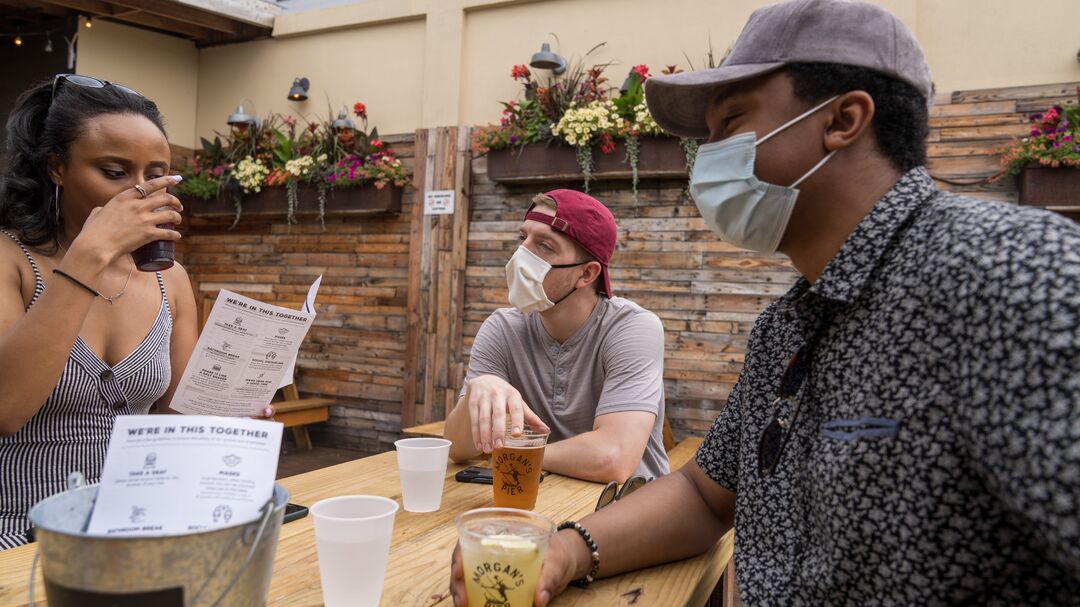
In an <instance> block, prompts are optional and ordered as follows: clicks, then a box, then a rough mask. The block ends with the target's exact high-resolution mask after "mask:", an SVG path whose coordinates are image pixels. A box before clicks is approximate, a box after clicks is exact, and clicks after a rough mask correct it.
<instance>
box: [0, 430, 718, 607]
mask: <svg viewBox="0 0 1080 607" xmlns="http://www.w3.org/2000/svg"><path fill="white" fill-rule="evenodd" d="M684 442H685V441H684ZM693 449H696V445H691V444H689V443H688V444H687V447H686V448H685V449H683V450H682V451H679V449H678V448H676V449H674V450H672V453H671V455H672V456H673V457H672V460H673V461H672V467H673V468H675V467H677V465H681V463H683V462H685V461H686V460H688V459H689V458H690V457H692V456H693ZM463 467H464V466H459V465H455V464H452V463H451V464H450V465H449V466H448V468H447V480H446V484H445V486H444V489H443V499H442V506H441V508H440V509H439V510H438V511H437V512H430V513H412V512H406V511H405V510H404V508H402V509H400V510H398V513H397V517H396V519H395V521H394V536H393V543H392V545H391V549H390V561H389V565H388V566H387V572H386V580H385V583H384V585H383V593H382V601H381V604H382V605H386V606H394V607H397V606H414V605H415V606H426V607H434V606H436V605H437V606H439V607H448V606H450V605H452V604H453V601H452V599H451V598H450V597H449V593H448V588H449V580H450V554H451V551H452V550H453V547H454V543H455V541H456V540H457V531H456V529H455V528H454V524H453V519H454V517H455V516H457V515H458V514H460V513H461V512H464V511H465V510H469V509H471V508H482V507H488V506H491V505H492V503H491V486H489V485H478V484H471V483H459V482H457V481H455V480H454V478H453V476H454V474H455V473H456V472H457V471H458V470H461V469H462V468H463ZM279 482H280V483H281V484H282V485H283V486H284V487H285V488H286V489H288V490H289V494H290V496H289V501H291V502H295V503H298V504H304V505H308V506H310V505H311V504H313V503H315V502H316V501H318V500H320V499H324V498H328V497H333V496H338V495H354V494H369V495H382V496H385V497H389V498H391V499H394V500H397V501H398V502H399V503H400V501H401V488H400V486H399V483H398V472H397V457H396V454H395V453H394V452H393V451H391V452H387V453H382V454H379V455H375V456H372V457H367V458H364V459H359V460H355V461H352V462H346V463H344V464H339V465H336V466H331V467H329V468H323V469H322V470H316V471H313V472H308V473H306V474H299V475H297V476H293V477H289V478H286V479H283V480H281V481H279ZM601 487H602V486H601V485H599V484H596V483H589V482H586V481H581V480H577V479H572V478H568V477H563V476H559V475H555V474H552V475H549V476H548V477H547V478H546V479H544V483H543V485H541V487H540V496H539V499H538V500H537V505H536V510H537V511H538V512H540V513H543V514H545V515H547V516H549V517H551V518H552V520H554V521H556V522H559V521H563V520H566V519H578V518H581V517H582V516H584V515H585V514H587V513H588V512H591V511H592V509H593V508H594V506H595V505H596V499H597V497H599V494H600V489H601ZM733 546H734V537H733V535H732V534H731V533H729V534H728V535H726V536H725V537H724V538H723V539H722V540H721V541H719V542H718V543H717V544H716V546H715V547H714V548H713V549H712V550H711V551H709V552H708V553H706V554H704V555H701V556H699V557H696V558H692V559H687V560H684V561H680V562H677V563H671V564H668V565H662V566H659V567H652V568H649V569H643V570H640V571H634V572H630V573H627V574H624V575H621V576H616V577H612V578H608V579H603V580H598V581H597V582H595V583H594V584H592V586H591V587H589V588H588V589H586V590H580V589H577V588H570V589H568V590H567V591H566V592H564V593H563V594H561V595H559V596H558V597H556V599H555V600H554V601H552V603H551V604H552V605H556V606H568V605H603V606H612V605H631V604H638V605H650V606H652V605H692V606H693V607H700V606H701V605H704V604H705V602H706V601H707V599H708V597H709V595H710V594H711V592H712V590H713V587H714V586H715V585H716V582H717V580H719V578H720V574H721V573H723V571H724V568H725V567H726V566H727V563H728V561H729V560H730V559H731V554H732V550H733ZM35 550H36V546H34V545H33V544H31V545H29V546H21V547H19V548H13V549H11V550H6V551H3V552H0V607H9V606H11V607H14V606H16V605H25V604H26V586H27V578H28V574H29V572H30V563H31V561H32V559H33V556H34V552H35ZM37 588H38V592H39V593H41V594H39V596H42V595H43V593H44V586H43V584H42V582H41V576H40V568H39V572H38V574H37ZM635 597H637V598H636V600H635ZM36 604H37V605H44V604H45V602H44V601H38V602H37V603H36ZM267 604H268V605H273V606H279V605H280V606H285V605H288V606H290V607H294V606H296V607H299V606H305V605H322V590H321V587H320V582H319V566H318V560H317V556H316V551H315V535H314V531H313V529H312V517H311V516H307V517H304V518H302V519H300V520H298V521H294V522H291V523H288V524H286V525H284V526H283V527H282V529H281V538H280V541H279V544H278V549H277V556H276V559H275V562H274V574H273V579H272V581H271V583H270V593H269V598H268V602H267Z"/></svg>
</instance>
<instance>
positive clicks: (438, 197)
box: [424, 190, 454, 215]
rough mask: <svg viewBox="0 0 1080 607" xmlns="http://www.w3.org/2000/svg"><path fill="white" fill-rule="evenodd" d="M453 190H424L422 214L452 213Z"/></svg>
mask: <svg viewBox="0 0 1080 607" xmlns="http://www.w3.org/2000/svg"><path fill="white" fill-rule="evenodd" d="M453 214H454V190H432V191H430V192H424V215H453Z"/></svg>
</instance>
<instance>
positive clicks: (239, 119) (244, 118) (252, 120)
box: [225, 97, 259, 126]
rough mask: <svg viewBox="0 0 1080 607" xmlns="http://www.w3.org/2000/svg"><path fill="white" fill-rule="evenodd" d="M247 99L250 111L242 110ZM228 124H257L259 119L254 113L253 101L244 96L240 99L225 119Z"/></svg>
mask: <svg viewBox="0 0 1080 607" xmlns="http://www.w3.org/2000/svg"><path fill="white" fill-rule="evenodd" d="M245 101H247V102H248V103H249V104H250V105H249V106H248V107H250V108H251V113H250V114H249V113H247V112H245V111H244V102H245ZM225 122H227V123H228V124H229V126H259V119H258V117H256V115H255V102H254V101H252V100H250V99H248V98H246V97H245V98H244V99H241V100H240V103H239V104H238V105H237V106H236V110H234V111H233V113H232V114H229V119H228V120H226V121H225Z"/></svg>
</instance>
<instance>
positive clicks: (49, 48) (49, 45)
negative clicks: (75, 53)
mask: <svg viewBox="0 0 1080 607" xmlns="http://www.w3.org/2000/svg"><path fill="white" fill-rule="evenodd" d="M45 52H46V53H51V52H52V35H50V34H45Z"/></svg>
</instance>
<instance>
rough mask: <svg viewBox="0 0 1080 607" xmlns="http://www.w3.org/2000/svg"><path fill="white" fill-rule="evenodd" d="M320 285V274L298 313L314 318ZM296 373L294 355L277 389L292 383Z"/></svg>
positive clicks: (312, 284)
mask: <svg viewBox="0 0 1080 607" xmlns="http://www.w3.org/2000/svg"><path fill="white" fill-rule="evenodd" d="M321 284H322V274H319V277H318V278H316V279H315V282H313V283H311V288H309V289H308V293H307V297H305V298H304V305H303V306H301V307H300V311H301V312H303V313H305V314H311V316H312V318H314V317H315V296H316V295H318V294H319V285H321ZM295 371H296V354H295V353H294V354H293V357H292V360H290V361H289V364H288V365H287V366H286V371H285V374H284V375H282V376H281V383H280V385H278V388H284V387H285V386H287V385H289V384H291V383H293V375H294V374H295Z"/></svg>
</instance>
